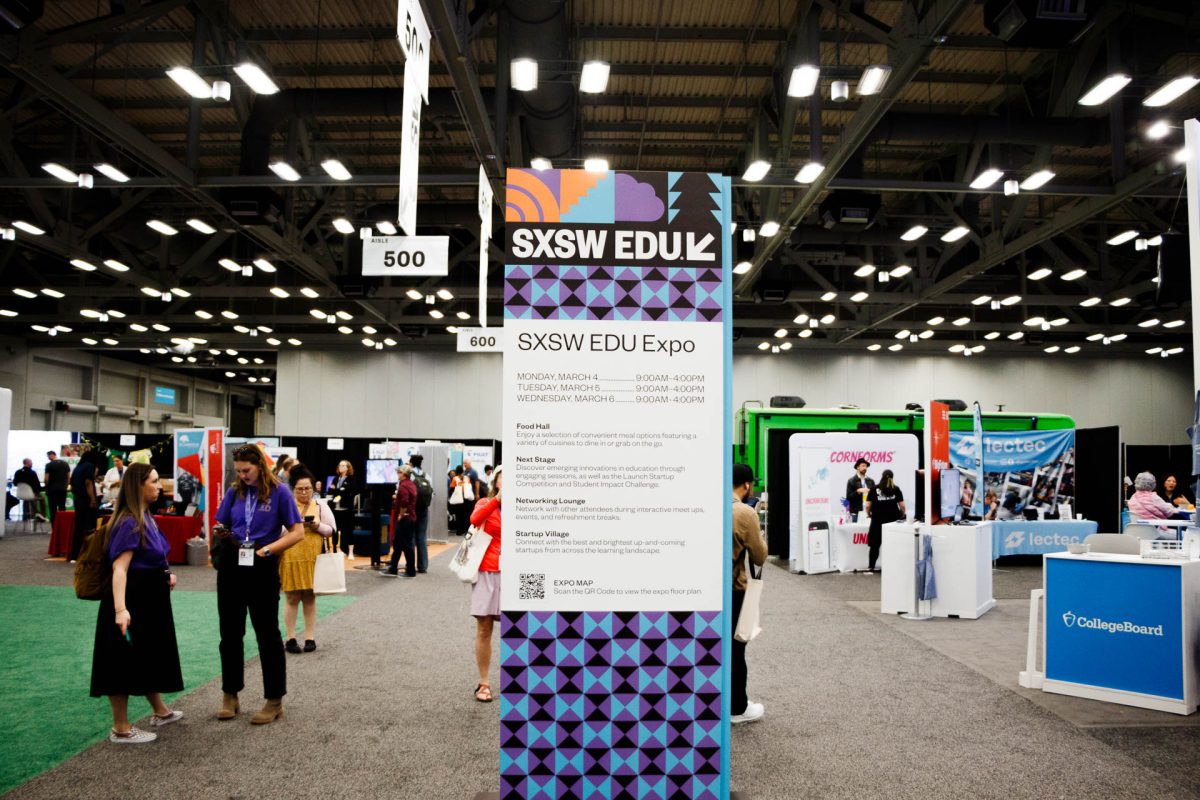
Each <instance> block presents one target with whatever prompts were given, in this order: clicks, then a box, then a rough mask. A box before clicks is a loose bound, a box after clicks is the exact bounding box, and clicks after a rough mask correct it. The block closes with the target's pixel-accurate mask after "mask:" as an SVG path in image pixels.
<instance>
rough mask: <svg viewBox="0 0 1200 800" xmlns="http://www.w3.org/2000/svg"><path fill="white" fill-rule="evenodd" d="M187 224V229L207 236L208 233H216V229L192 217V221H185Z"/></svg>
mask: <svg viewBox="0 0 1200 800" xmlns="http://www.w3.org/2000/svg"><path fill="white" fill-rule="evenodd" d="M187 224H188V227H189V228H191V229H192V230H195V231H199V232H200V233H205V234H209V233H216V232H217V229H216V228H214V227H213V226H212V225H209V224H208V223H207V222H205V221H204V220H202V219H195V218H194V217H193V218H192V219H189V220H188V221H187Z"/></svg>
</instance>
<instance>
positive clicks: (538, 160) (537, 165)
mask: <svg viewBox="0 0 1200 800" xmlns="http://www.w3.org/2000/svg"><path fill="white" fill-rule="evenodd" d="M529 166H530V167H531V168H532V169H536V170H537V171H538V172H541V171H543V170H547V169H553V168H554V164H553V163H552V162H551V161H550V159H548V158H542V157H541V156H537V157H534V158H531V159H529Z"/></svg>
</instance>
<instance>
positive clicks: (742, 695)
mask: <svg viewBox="0 0 1200 800" xmlns="http://www.w3.org/2000/svg"><path fill="white" fill-rule="evenodd" d="M753 486H754V473H753V472H752V471H751V470H750V467H748V466H746V465H745V464H734V465H733V595H732V596H733V606H732V608H731V610H730V611H731V613H732V615H733V616H732V617H731V620H732V621H733V623H734V625H736V626H737V627H739V628H741V627H742V624H741V619H740V617H741V615H742V614H743V613H746V612H744V609H746V608H747V606H749V607H750V609H752V610H751V611H749V613H747V618H746V625H747V626H748V627H749V630H748V631H745V632H744V633H745V634H748V635H749V636H750V638H753V635H754V629H755V628H757V627H758V625H757V623H758V614H757V611H758V602H759V598H760V597H761V593H762V579H761V577H759V578H758V580H757V581H755V582H756V583H757V584H758V586H757V588H753V589H750V588H748V581H747V579H748V578H750V577H751V576H749V575H747V571H746V566H747V565H751V564H752V565H753V566H756V567H762V565H763V564H765V563H766V562H767V543H766V541H765V540H764V539H763V535H762V529H761V528H760V527H759V525H758V514H755V513H754V509H752V508H751V507H750V506H748V505H746V504H745V503H744V502H743V501H744V500H745V498H746V497H747V496H748V495H749V494H750V492H751V489H752V488H753ZM760 576H761V572H760ZM729 644H730V646H729V656H730V693H731V695H730V703H729V711H730V714H731V715H732V716H731V718H730V722H732V723H733V724H734V725H740V724H743V723H747V722H755V721H757V720H760V719H762V717H763V714H764V713H765V711H764V709H763V705H762V703H752V702H750V698H749V697H748V696H747V693H746V679H747V670H746V642H745V641H743V640H739V638H738V637H736V636H735V637H734V639H733V641H732V642H730V643H729Z"/></svg>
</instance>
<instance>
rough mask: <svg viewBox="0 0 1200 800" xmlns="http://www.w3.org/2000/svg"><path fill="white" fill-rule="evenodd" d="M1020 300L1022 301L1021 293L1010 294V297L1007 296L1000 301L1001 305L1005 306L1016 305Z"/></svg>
mask: <svg viewBox="0 0 1200 800" xmlns="http://www.w3.org/2000/svg"><path fill="white" fill-rule="evenodd" d="M1019 302H1021V295H1019V294H1010V295H1009V296H1008V297H1006V298H1004V299H1003V300H1001V301H1000V305H1002V306H1005V307H1007V306H1015V305H1016V304H1017V303H1019Z"/></svg>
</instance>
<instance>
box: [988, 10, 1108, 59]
mask: <svg viewBox="0 0 1200 800" xmlns="http://www.w3.org/2000/svg"><path fill="white" fill-rule="evenodd" d="M1099 5H1101V4H1100V3H1093V4H1092V7H1093V9H1094V8H1095V7H1097V6H1099ZM1086 7H1087V0H988V2H986V3H984V4H983V24H984V26H986V27H987V29H988V30H989V31H991V32H992V34H994V35H995V36H996V37H997V38H1000V39H1003V40H1004V41H1006V42H1008V43H1009V44H1010V45H1012V46H1014V47H1036V48H1041V47H1052V48H1055V49H1057V48H1059V47H1062V46H1063V45H1064V44H1065V43H1066V42H1069V41H1071V40H1073V39H1074V38H1075V37H1076V36H1078V35H1079V34H1080V33H1082V32H1083V31H1084V30H1085V29H1086V28H1087V26H1088V24H1089V15H1088V13H1087V10H1086Z"/></svg>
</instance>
